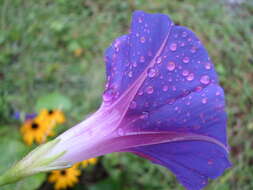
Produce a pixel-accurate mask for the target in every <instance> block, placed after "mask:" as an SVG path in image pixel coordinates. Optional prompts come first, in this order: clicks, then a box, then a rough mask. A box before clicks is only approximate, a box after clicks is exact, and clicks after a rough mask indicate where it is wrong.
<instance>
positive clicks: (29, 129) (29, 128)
mask: <svg viewBox="0 0 253 190" xmlns="http://www.w3.org/2000/svg"><path fill="white" fill-rule="evenodd" d="M51 128H52V127H51V123H50V122H48V121H47V120H41V119H40V118H39V117H36V118H34V119H29V120H26V121H25V123H24V124H23V126H22V127H21V129H20V131H21V134H22V136H23V140H24V142H25V143H26V144H27V145H32V143H33V142H34V141H35V142H36V143H38V144H41V143H43V142H45V140H46V138H47V136H49V135H52V131H51Z"/></svg>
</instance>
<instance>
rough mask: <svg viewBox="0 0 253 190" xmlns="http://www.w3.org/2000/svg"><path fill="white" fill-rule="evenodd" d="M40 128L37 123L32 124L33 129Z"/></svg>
mask: <svg viewBox="0 0 253 190" xmlns="http://www.w3.org/2000/svg"><path fill="white" fill-rule="evenodd" d="M38 128H39V125H38V124H37V123H35V122H33V123H32V129H35V130H36V129H38Z"/></svg>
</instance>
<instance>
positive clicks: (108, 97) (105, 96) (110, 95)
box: [103, 89, 113, 102]
mask: <svg viewBox="0 0 253 190" xmlns="http://www.w3.org/2000/svg"><path fill="white" fill-rule="evenodd" d="M112 99H113V91H112V90H111V89H109V90H107V91H106V92H104V94H103V100H104V101H105V102H109V101H111V100H112Z"/></svg>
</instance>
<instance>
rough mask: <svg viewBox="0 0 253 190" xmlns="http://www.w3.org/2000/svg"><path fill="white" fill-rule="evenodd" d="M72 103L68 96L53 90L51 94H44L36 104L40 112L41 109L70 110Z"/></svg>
mask: <svg viewBox="0 0 253 190" xmlns="http://www.w3.org/2000/svg"><path fill="white" fill-rule="evenodd" d="M71 106H72V104H71V101H70V99H69V98H68V97H66V96H64V95H62V94H60V93H58V92H53V93H51V94H47V95H44V96H42V97H40V98H39V99H38V101H37V103H36V105H35V110H36V111H37V112H39V110H41V109H57V108H59V109H63V110H69V109H70V108H71Z"/></svg>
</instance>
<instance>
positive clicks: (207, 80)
mask: <svg viewBox="0 0 253 190" xmlns="http://www.w3.org/2000/svg"><path fill="white" fill-rule="evenodd" d="M200 82H201V83H202V84H205V85H207V84H209V83H210V77H209V76H208V75H203V76H202V77H201V78H200Z"/></svg>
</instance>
